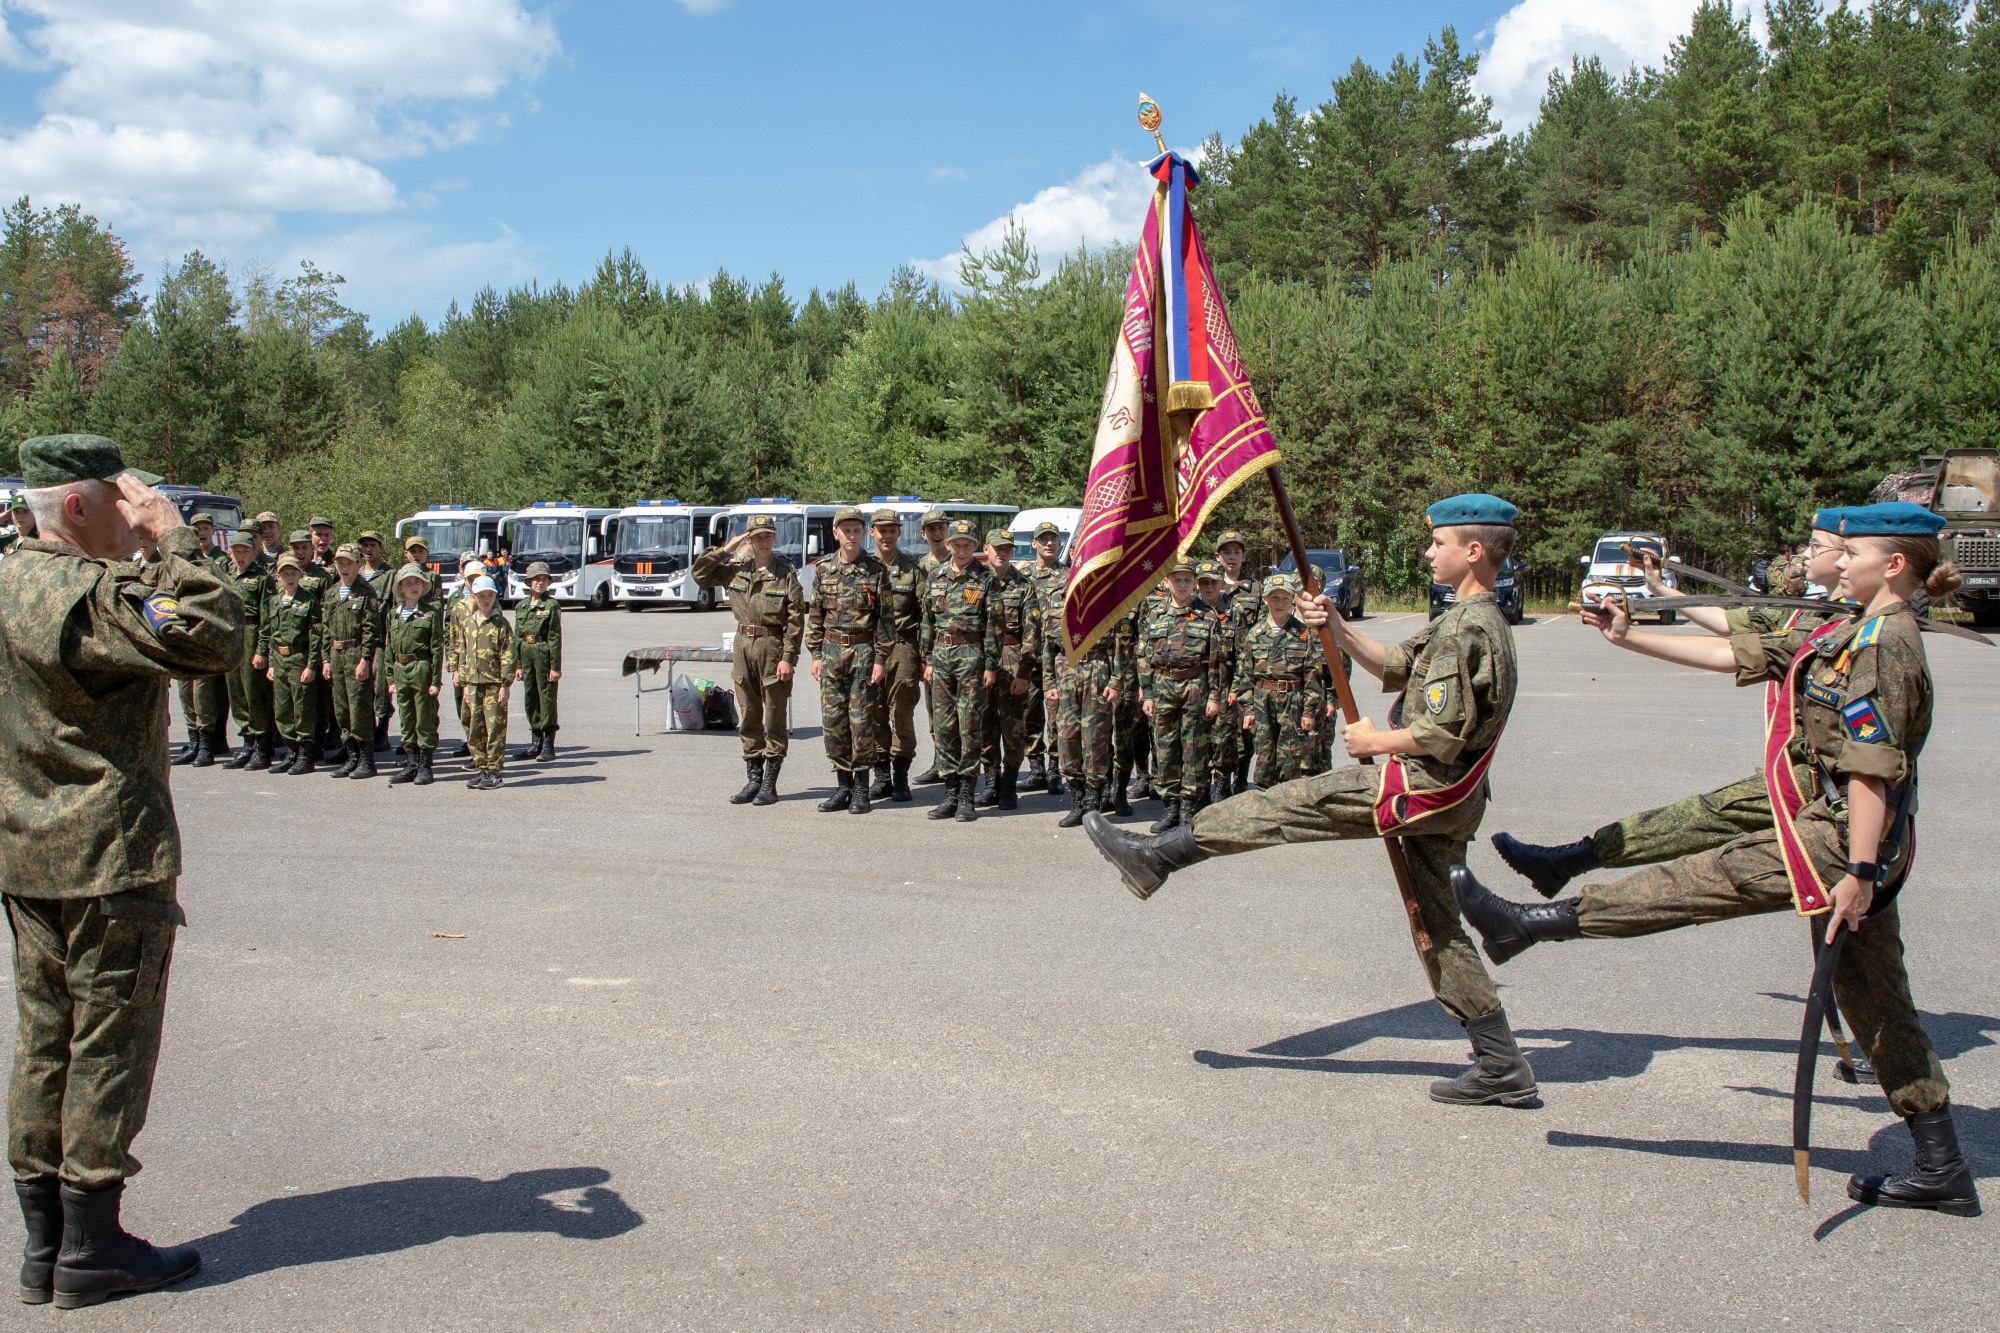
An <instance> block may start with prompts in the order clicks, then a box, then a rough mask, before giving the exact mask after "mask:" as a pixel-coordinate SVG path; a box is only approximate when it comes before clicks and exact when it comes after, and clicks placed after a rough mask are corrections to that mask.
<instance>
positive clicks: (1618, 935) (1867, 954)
mask: <svg viewBox="0 0 2000 1333" xmlns="http://www.w3.org/2000/svg"><path fill="white" fill-rule="evenodd" d="M1799 831H1800V834H1801V836H1802V837H1803V838H1804V839H1805V842H1806V845H1807V846H1808V848H1810V849H1811V850H1812V852H1813V861H1814V863H1815V865H1816V866H1817V868H1818V870H1819V874H1820V877H1821V878H1822V879H1827V878H1828V876H1829V875H1831V874H1833V873H1834V871H1835V869H1836V867H1839V868H1844V867H1845V865H1846V860H1847V847H1846V841H1847V840H1846V834H1845V829H1844V826H1842V825H1839V824H1837V823H1836V822H1835V820H1834V819H1833V817H1832V816H1831V815H1828V814H1825V813H1824V806H1822V805H1819V804H1817V803H1815V805H1814V806H1809V807H1807V809H1806V811H1805V812H1804V813H1803V814H1802V815H1801V817H1800V820H1799ZM1836 858H1838V859H1837V860H1836ZM1791 910H1793V902H1792V889H1791V883H1790V881H1789V880H1787V879H1786V877H1785V864H1784V859H1783V857H1782V856H1781V854H1780V853H1779V850H1778V835H1777V831H1776V830H1775V829H1773V828H1771V827H1770V826H1769V823H1768V821H1767V823H1766V826H1765V827H1764V828H1763V829H1762V830H1760V831H1759V832H1756V833H1751V834H1747V835H1745V836H1744V837H1740V838H1736V839H1733V840H1731V841H1730V842H1729V843H1727V844H1725V845H1724V846H1722V847H1718V848H1715V849H1713V850H1710V851H1705V852H1700V853H1698V854H1696V855H1693V856H1687V857H1683V858H1681V859H1680V860H1678V861H1671V862H1668V863H1667V864H1665V865H1656V866H1648V867H1647V868H1646V869H1644V870H1640V871H1637V872H1635V873H1633V874H1630V875H1627V876H1625V877H1624V878H1622V879H1617V880H1613V881H1611V882H1610V883H1608V884H1586V885H1585V886H1584V887H1583V890H1582V892H1581V893H1580V894H1579V895H1578V899H1577V924H1578V925H1579V926H1580V927H1581V928H1582V931H1583V934H1584V935H1585V936H1586V937H1587V938H1591V939H1626V938H1630V937H1632V936H1635V935H1654V934H1658V933H1659V932H1661V931H1665V930H1674V929H1677V928H1679V927H1681V926H1692V925H1700V924H1704V923H1706V922H1710V921H1728V920H1732V919H1734V918H1736V917H1744V916H1761V915H1765V914H1768V913H1774V912H1787V911H1791ZM1806 926H1807V928H1808V930H1810V931H1815V932H1824V931H1825V930H1826V917H1824V916H1815V917H1809V918H1807V920H1806ZM1810 943H1811V940H1810V936H1808V939H1807V945H1808V948H1807V949H1805V950H1801V952H1800V957H1799V968H1800V970H1801V973H1802V974H1803V971H1804V969H1806V968H1808V967H1810V966H1811V962H1812V953H1811V949H1810ZM1833 996H1834V1002H1835V1003H1836V1004H1837V1005H1838V1006H1839V1007H1840V1013H1841V1016H1842V1017H1843V1018H1845V1019H1846V1020H1847V1025H1848V1029H1849V1031H1851V1032H1852V1033H1853V1034H1854V1037H1855V1039H1856V1040H1858V1041H1859V1042H1860V1043H1861V1045H1862V1047H1863V1048H1864V1049H1865V1050H1866V1051H1867V1052H1868V1059H1869V1061H1870V1062H1871V1063H1873V1064H1874V1066H1875V1073H1876V1077H1877V1078H1878V1079H1879V1080H1880V1081H1881V1084H1882V1091H1883V1092H1884V1093H1885V1094H1886V1095H1887V1096H1888V1098H1889V1104H1890V1106H1892V1107H1894V1108H1895V1111H1896V1114H1898V1115H1901V1116H1912V1115H1919V1114H1922V1113H1923V1112H1925V1111H1934V1110H1936V1109H1937V1108H1938V1107H1940V1106H1943V1105H1944V1104H1945V1100H1946V1098H1947V1097H1948V1096H1949V1094H1950V1091H1951V1085H1950V1084H1949V1083H1948V1082H1947V1081H1946V1079H1945V1075H1944V1066H1943V1065H1942V1064H1940V1063H1939V1061H1938V1057H1937V1052H1936V1051H1935V1050H1933V1049H1932V1047H1931V1042H1930V1037H1929V1036H1928V1035H1927V1034H1926V1033H1925V1032H1924V1029H1923V1024H1922V1022H1921V1020H1919V1018H1918V1017H1917V1006H1916V1002H1915V1001H1914V1000H1913V999H1912V998H1911V996H1910V978H1909V972H1908V971H1907V970H1906V968H1905V967H1904V964H1903V936H1902V928H1901V923H1900V921H1899V919H1898V917H1897V913H1896V906H1895V904H1894V903H1891V904H1890V905H1889V906H1888V907H1885V908H1883V909H1882V910H1881V911H1880V912H1878V913H1876V914H1875V915H1874V916H1872V917H1870V918H1868V920H1867V921H1865V922H1864V923H1863V924H1862V927H1861V929H1860V930H1857V931H1853V932H1851V933H1850V934H1849V935H1848V938H1847V943H1846V944H1844V945H1842V946H1841V951H1840V961H1839V963H1837V964H1836V965H1835V967H1834V972H1833Z"/></svg>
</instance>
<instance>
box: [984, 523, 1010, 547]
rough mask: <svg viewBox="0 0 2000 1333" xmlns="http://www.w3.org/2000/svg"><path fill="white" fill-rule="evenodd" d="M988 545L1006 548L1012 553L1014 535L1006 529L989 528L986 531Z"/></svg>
mask: <svg viewBox="0 0 2000 1333" xmlns="http://www.w3.org/2000/svg"><path fill="white" fill-rule="evenodd" d="M986 544H987V545H988V546H1004V547H1006V548H1007V549H1008V550H1010V551H1011V550H1013V549H1014V534H1013V533H1011V532H1009V531H1007V529H1005V528H988V529H987V530H986Z"/></svg>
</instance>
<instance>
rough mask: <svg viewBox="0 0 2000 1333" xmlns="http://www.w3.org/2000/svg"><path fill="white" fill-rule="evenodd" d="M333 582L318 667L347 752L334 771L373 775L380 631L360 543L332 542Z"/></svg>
mask: <svg viewBox="0 0 2000 1333" xmlns="http://www.w3.org/2000/svg"><path fill="white" fill-rule="evenodd" d="M333 570H334V577H335V579H336V582H335V583H334V585H333V588H332V589H331V590H330V591H329V592H327V593H326V594H325V597H324V600H323V601H322V602H321V604H320V616H321V619H322V624H321V638H322V640H323V642H322V645H321V646H322V648H323V649H324V651H325V654H326V655H325V657H323V658H322V659H321V661H320V670H321V671H323V672H325V673H326V678H327V681H328V682H329V683H330V685H331V686H332V694H333V719H334V723H335V725H336V726H338V727H339V729H340V739H341V744H342V745H343V746H344V747H345V750H346V753H345V755H344V757H343V759H342V762H341V765H340V767H339V768H337V769H335V770H334V772H333V776H335V777H337V778H372V777H374V776H375V647H376V645H377V643H379V642H380V640H381V635H382V604H381V602H379V601H378V600H376V597H375V590H374V589H373V588H371V587H369V586H368V580H367V579H364V578H362V577H361V548H360V547H359V546H356V545H354V544H353V543H351V542H350V543H348V544H346V545H343V546H339V547H336V548H334V552H333Z"/></svg>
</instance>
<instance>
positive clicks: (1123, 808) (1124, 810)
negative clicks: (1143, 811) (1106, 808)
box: [1111, 763, 1132, 817]
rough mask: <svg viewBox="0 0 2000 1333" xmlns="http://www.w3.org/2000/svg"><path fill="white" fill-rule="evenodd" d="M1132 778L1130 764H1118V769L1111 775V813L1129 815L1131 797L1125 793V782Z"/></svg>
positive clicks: (1130, 811)
mask: <svg viewBox="0 0 2000 1333" xmlns="http://www.w3.org/2000/svg"><path fill="white" fill-rule="evenodd" d="M1131 780H1132V765H1131V764H1130V763H1124V764H1120V765H1119V766H1118V771H1117V772H1116V773H1114V774H1112V775H1111V813H1112V814H1114V815H1124V816H1127V817H1130V815H1131V813H1132V798H1131V797H1130V795H1128V794H1127V790H1126V788H1127V784H1128V783H1130V782H1131Z"/></svg>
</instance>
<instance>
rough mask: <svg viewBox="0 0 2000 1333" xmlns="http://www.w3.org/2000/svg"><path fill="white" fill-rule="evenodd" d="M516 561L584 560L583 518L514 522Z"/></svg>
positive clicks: (522, 519) (529, 519) (536, 519)
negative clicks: (563, 558)
mask: <svg viewBox="0 0 2000 1333" xmlns="http://www.w3.org/2000/svg"><path fill="white" fill-rule="evenodd" d="M513 537H514V559H515V560H516V561H517V562H518V561H521V560H546V559H548V558H549V557H550V556H568V557H569V558H570V559H572V560H580V559H582V558H583V520H582V519H580V518H517V519H515V520H514V532H513Z"/></svg>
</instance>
